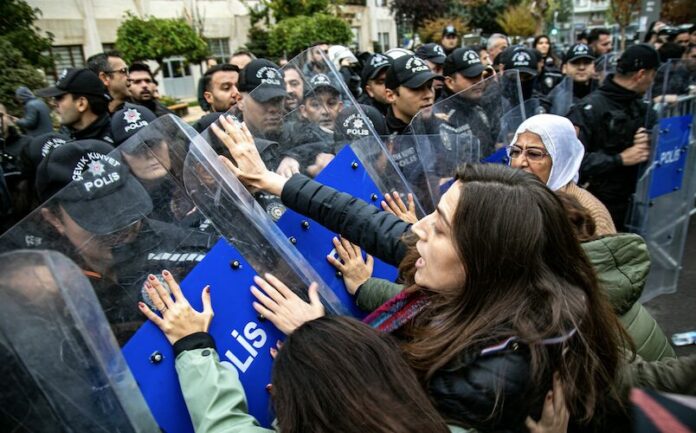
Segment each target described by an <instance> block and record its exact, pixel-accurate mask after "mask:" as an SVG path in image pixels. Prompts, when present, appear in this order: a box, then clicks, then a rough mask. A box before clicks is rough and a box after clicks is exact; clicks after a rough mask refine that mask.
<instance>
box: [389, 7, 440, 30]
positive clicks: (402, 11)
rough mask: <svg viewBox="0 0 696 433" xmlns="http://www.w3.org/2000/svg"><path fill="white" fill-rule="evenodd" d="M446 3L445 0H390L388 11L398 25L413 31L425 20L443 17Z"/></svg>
mask: <svg viewBox="0 0 696 433" xmlns="http://www.w3.org/2000/svg"><path fill="white" fill-rule="evenodd" d="M448 3H449V2H448V1H447V0H391V1H390V2H389V9H390V10H391V11H392V12H393V13H394V18H395V20H396V23H397V24H398V25H401V26H406V25H408V26H410V28H411V29H412V30H414V31H415V30H416V29H417V28H419V27H421V25H422V24H423V22H424V21H425V20H428V19H434V18H437V17H440V16H442V15H444V13H445V12H447V9H448V7H449V4H448Z"/></svg>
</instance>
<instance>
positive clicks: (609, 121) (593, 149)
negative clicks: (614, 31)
mask: <svg viewBox="0 0 696 433" xmlns="http://www.w3.org/2000/svg"><path fill="white" fill-rule="evenodd" d="M659 66H660V58H659V56H658V54H657V51H655V49H654V48H653V47H651V46H650V45H646V44H640V45H634V46H632V47H630V48H628V49H627V50H626V51H625V52H624V53H623V54H622V55H621V57H620V58H619V60H618V62H617V65H616V73H615V74H612V75H609V76H607V79H606V80H605V81H604V84H602V86H601V87H600V88H599V89H597V90H596V91H594V92H592V93H590V94H589V95H588V96H587V97H585V98H583V99H582V100H581V101H580V102H579V103H578V104H576V105H575V106H573V108H572V109H571V112H570V114H569V115H568V117H569V118H570V120H571V121H572V122H573V124H574V125H575V126H576V128H577V129H578V131H579V138H580V141H581V142H582V143H583V145H584V146H585V152H586V153H585V158H584V160H583V162H582V165H581V167H580V183H581V184H587V189H588V190H589V191H590V192H591V193H592V194H593V195H594V196H595V197H597V198H598V199H599V200H600V201H602V203H604V205H605V206H606V207H607V209H609V212H610V213H611V216H612V218H613V220H614V224H615V225H616V227H617V229H618V230H622V229H623V228H624V224H625V219H626V214H627V212H628V209H629V200H630V197H631V194H632V193H633V192H634V191H635V188H636V181H637V177H638V170H639V164H641V163H643V162H645V161H647V160H648V158H649V157H650V137H649V135H648V133H647V131H646V129H645V125H646V113H647V109H648V106H647V105H646V103H645V102H644V101H643V94H644V93H645V92H646V91H647V90H648V89H649V88H650V87H651V85H652V83H653V80H654V79H655V75H656V71H657V68H658V67H659ZM647 123H648V124H649V123H650V122H649V121H648V122H647Z"/></svg>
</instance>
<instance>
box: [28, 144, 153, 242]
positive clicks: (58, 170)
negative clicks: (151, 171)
mask: <svg viewBox="0 0 696 433" xmlns="http://www.w3.org/2000/svg"><path fill="white" fill-rule="evenodd" d="M112 151H113V147H111V145H109V144H108V143H105V142H103V141H99V140H78V141H71V142H68V143H65V144H64V145H62V146H60V147H58V148H57V149H55V150H53V151H52V152H50V153H49V154H48V156H47V157H46V158H45V159H44V160H43V161H42V162H41V164H39V168H38V169H37V172H36V191H37V193H38V195H39V198H40V199H41V200H42V201H46V200H48V199H49V198H51V197H52V196H53V197H54V199H55V200H56V201H58V202H59V203H60V205H61V206H62V207H63V209H65V211H66V212H67V213H68V215H70V217H71V218H72V219H73V220H75V222H76V223H77V224H78V225H79V226H80V227H82V228H83V229H85V230H87V231H88V232H90V233H93V234H96V235H105V234H109V233H114V232H117V231H119V230H121V229H124V228H126V227H128V226H130V225H131V224H133V223H135V222H137V221H140V220H141V219H143V218H144V217H146V216H147V215H149V214H150V212H152V200H151V199H150V196H149V195H148V193H147V192H146V191H145V188H143V186H142V185H141V184H140V183H139V182H138V181H137V180H136V178H135V177H134V176H133V175H132V174H131V173H130V171H129V169H128V166H127V165H126V164H124V163H122V162H121V161H119V160H118V159H117V158H114V157H112V156H110V155H109V153H110V152H112ZM54 195H55V196H54Z"/></svg>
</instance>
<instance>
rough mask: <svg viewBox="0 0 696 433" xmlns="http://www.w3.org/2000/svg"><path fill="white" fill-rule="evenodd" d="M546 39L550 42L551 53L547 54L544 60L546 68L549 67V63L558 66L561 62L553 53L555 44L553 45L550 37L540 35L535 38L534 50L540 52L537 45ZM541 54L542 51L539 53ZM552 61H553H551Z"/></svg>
mask: <svg viewBox="0 0 696 433" xmlns="http://www.w3.org/2000/svg"><path fill="white" fill-rule="evenodd" d="M542 39H546V40H547V41H548V42H549V52H548V53H546V54H545V55H543V56H544V58H543V60H544V66H549V63H551V64H552V65H554V66H558V65H559V64H560V61H559V59H558V57H557V56H556V55H555V54H554V53H553V44H552V43H551V38H549V36H548V35H539V36H537V37H535V38H534V43H533V44H532V48H534V49H535V50H537V51H539V50H538V49H537V44H538V43H539V41H540V40H542ZM539 52H541V51H539ZM549 59H551V60H549Z"/></svg>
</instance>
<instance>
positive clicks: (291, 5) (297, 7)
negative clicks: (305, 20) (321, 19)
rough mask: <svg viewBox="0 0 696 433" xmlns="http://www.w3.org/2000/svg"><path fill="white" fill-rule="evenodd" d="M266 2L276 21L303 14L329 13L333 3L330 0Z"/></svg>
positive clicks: (274, 0)
mask: <svg viewBox="0 0 696 433" xmlns="http://www.w3.org/2000/svg"><path fill="white" fill-rule="evenodd" d="M264 3H265V5H266V6H267V7H268V9H269V10H270V11H271V12H272V13H273V17H274V18H275V20H276V22H279V21H283V20H286V19H288V18H294V17H298V16H303V15H304V16H312V15H315V14H327V13H328V11H329V5H330V4H331V2H329V1H328V0H268V1H265V2H264Z"/></svg>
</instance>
